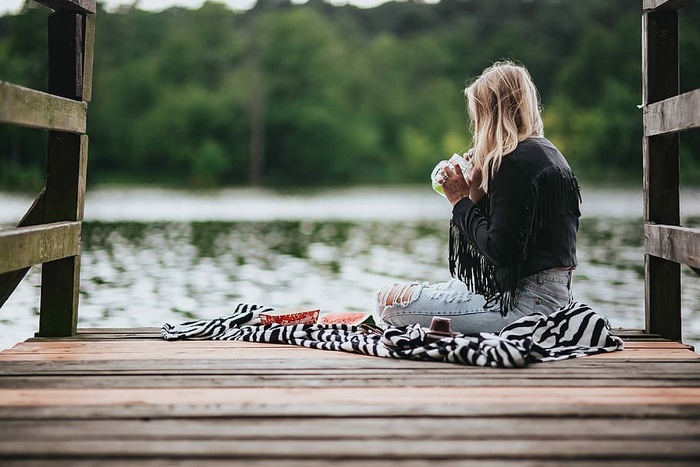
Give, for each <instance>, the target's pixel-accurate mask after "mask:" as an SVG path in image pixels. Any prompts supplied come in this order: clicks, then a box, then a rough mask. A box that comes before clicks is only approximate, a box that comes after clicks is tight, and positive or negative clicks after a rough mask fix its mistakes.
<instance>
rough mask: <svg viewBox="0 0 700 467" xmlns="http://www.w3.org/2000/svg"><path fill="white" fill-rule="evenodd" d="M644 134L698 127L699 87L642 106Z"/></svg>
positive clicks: (652, 134)
mask: <svg viewBox="0 0 700 467" xmlns="http://www.w3.org/2000/svg"><path fill="white" fill-rule="evenodd" d="M643 120H644V136H656V135H661V134H665V133H673V132H678V131H684V130H690V129H693V128H699V127H700V89H696V90H694V91H690V92H686V93H685V94H681V95H679V96H674V97H669V98H668V99H664V100H662V101H660V102H655V103H653V104H649V105H646V106H644V108H643Z"/></svg>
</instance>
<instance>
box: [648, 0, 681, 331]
mask: <svg viewBox="0 0 700 467" xmlns="http://www.w3.org/2000/svg"><path fill="white" fill-rule="evenodd" d="M642 77H643V86H642V89H643V91H642V92H643V95H642V99H643V102H644V104H645V105H648V104H652V103H654V102H658V101H661V100H663V99H666V98H669V97H673V96H676V95H678V93H679V90H680V88H679V81H678V80H679V73H678V12H677V11H675V10H657V11H650V12H646V13H644V16H643V21H642ZM646 135H647V133H646V131H645V137H644V140H643V148H642V152H643V169H644V222H645V223H648V224H666V225H680V190H679V182H680V180H679V170H680V169H679V167H680V164H679V137H678V133H670V134H663V135H657V136H646ZM647 241H648V240H647ZM644 270H645V318H646V330H647V332H648V333H652V334H659V335H661V336H663V337H665V338H667V339H669V340H674V341H680V340H681V276H680V264H678V263H676V262H674V261H668V260H665V259H662V258H658V257H655V256H652V255H649V254H646V255H645V257H644Z"/></svg>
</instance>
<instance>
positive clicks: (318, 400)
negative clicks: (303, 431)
mask: <svg viewBox="0 0 700 467" xmlns="http://www.w3.org/2000/svg"><path fill="white" fill-rule="evenodd" d="M182 401H187V403H188V404H195V405H211V404H215V405H216V404H242V405H256V404H257V405H286V404H291V405H295V404H299V405H302V404H310V405H348V404H350V405H370V406H373V405H393V404H398V405H409V404H417V405H420V404H441V403H444V401H450V406H452V405H461V404H466V405H471V404H502V405H509V404H528V403H531V404H540V405H546V404H632V405H634V404H637V405H643V404H650V405H656V404H661V405H664V404H692V405H699V406H700V387H585V388H579V387H569V388H567V389H566V391H563V390H562V389H561V388H557V387H512V386H502V387H499V386H491V387H445V386H434V387H430V386H425V387H394V386H387V387H355V388H353V389H352V391H349V390H348V389H347V388H344V387H316V388H288V387H284V388H273V387H255V388H177V387H176V388H127V389H119V388H113V389H94V388H87V389H0V405H2V406H33V407H36V406H57V405H58V406H84V405H125V404H128V405H173V404H179V403H182Z"/></svg>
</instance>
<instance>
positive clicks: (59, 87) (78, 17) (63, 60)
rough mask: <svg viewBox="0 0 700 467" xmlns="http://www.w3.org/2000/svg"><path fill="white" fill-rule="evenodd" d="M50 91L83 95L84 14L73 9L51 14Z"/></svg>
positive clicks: (64, 95) (72, 96) (67, 95)
mask: <svg viewBox="0 0 700 467" xmlns="http://www.w3.org/2000/svg"><path fill="white" fill-rule="evenodd" d="M49 93H51V94H55V95H57V96H61V97H66V98H68V99H74V100H82V97H83V15H82V14H79V13H75V12H74V11H66V10H57V11H55V12H54V13H52V14H51V15H49Z"/></svg>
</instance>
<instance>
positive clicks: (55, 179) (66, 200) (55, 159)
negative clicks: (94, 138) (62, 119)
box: [44, 131, 88, 222]
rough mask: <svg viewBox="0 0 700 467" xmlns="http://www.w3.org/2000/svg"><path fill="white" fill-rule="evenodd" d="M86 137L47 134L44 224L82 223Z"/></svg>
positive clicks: (86, 149)
mask: <svg viewBox="0 0 700 467" xmlns="http://www.w3.org/2000/svg"><path fill="white" fill-rule="evenodd" d="M87 157H88V136H87V135H75V134H72V133H61V132H56V131H50V132H49V142H48V159H47V161H46V201H45V211H44V219H45V222H57V221H77V220H82V219H83V213H84V208H85V187H86V172H87Z"/></svg>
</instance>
